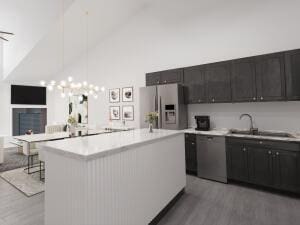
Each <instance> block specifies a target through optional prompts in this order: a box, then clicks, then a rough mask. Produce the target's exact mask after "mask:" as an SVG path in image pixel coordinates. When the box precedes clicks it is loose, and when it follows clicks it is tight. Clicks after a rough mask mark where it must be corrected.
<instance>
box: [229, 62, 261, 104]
mask: <svg viewBox="0 0 300 225" xmlns="http://www.w3.org/2000/svg"><path fill="white" fill-rule="evenodd" d="M255 75H256V74H255V59H254V58H253V57H252V58H245V59H239V60H233V61H232V73H231V88H232V101H233V102H249V101H256V100H257V95H256V79H255V78H256V76H255Z"/></svg>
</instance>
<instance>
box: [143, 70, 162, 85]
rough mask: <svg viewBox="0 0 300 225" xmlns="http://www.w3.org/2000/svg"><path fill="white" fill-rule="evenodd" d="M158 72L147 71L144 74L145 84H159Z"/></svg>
mask: <svg viewBox="0 0 300 225" xmlns="http://www.w3.org/2000/svg"><path fill="white" fill-rule="evenodd" d="M160 76H161V75H160V72H154V73H147V74H146V86H152V85H159V84H160Z"/></svg>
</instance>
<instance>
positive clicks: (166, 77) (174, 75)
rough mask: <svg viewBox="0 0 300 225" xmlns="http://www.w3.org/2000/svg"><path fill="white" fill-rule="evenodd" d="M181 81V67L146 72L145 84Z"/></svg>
mask: <svg viewBox="0 0 300 225" xmlns="http://www.w3.org/2000/svg"><path fill="white" fill-rule="evenodd" d="M182 82H183V69H173V70H165V71H160V72H154V73H147V74H146V86H153V85H160V84H173V83H182Z"/></svg>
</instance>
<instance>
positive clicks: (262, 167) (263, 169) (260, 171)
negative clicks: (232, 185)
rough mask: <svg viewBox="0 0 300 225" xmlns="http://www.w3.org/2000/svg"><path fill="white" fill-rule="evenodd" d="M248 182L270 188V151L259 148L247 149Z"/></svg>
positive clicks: (271, 180)
mask: <svg viewBox="0 0 300 225" xmlns="http://www.w3.org/2000/svg"><path fill="white" fill-rule="evenodd" d="M248 160H249V181H250V182H251V183H253V184H258V185H263V186H272V185H273V172H272V171H273V165H272V151H271V150H269V149H265V148H261V147H248Z"/></svg>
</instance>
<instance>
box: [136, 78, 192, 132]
mask: <svg viewBox="0 0 300 225" xmlns="http://www.w3.org/2000/svg"><path fill="white" fill-rule="evenodd" d="M149 112H158V114H159V118H158V120H157V122H156V124H154V127H155V128H159V129H168V130H181V129H185V128H187V126H188V119H187V106H186V105H185V104H184V91H183V86H182V85H180V84H166V85H159V86H148V87H142V88H140V127H141V128H147V127H148V126H149V125H148V123H147V122H145V120H146V115H147V113H149Z"/></svg>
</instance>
